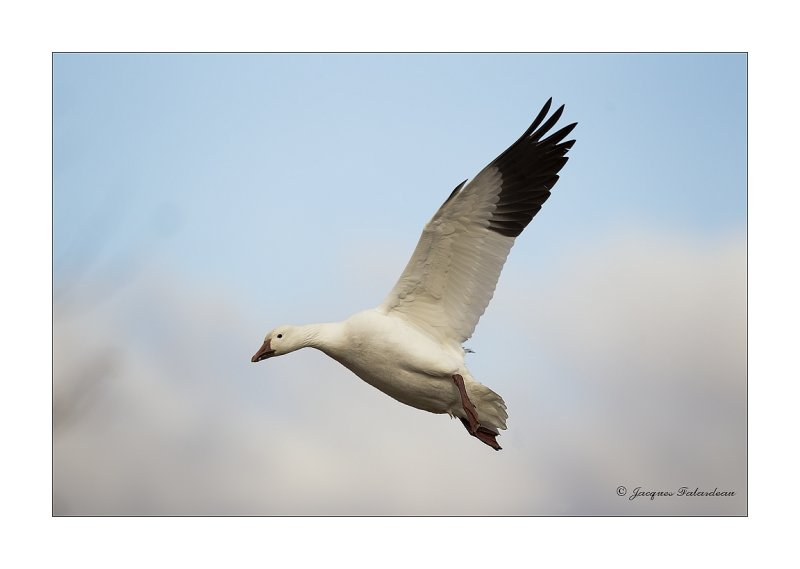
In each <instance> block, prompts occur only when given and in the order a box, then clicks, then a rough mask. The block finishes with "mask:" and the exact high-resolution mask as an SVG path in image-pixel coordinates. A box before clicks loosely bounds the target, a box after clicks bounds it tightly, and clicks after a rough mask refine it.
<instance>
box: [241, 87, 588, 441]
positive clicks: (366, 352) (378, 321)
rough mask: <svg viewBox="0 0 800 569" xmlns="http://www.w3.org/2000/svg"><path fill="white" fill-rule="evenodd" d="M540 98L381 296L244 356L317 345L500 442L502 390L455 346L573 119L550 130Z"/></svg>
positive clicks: (428, 228)
mask: <svg viewBox="0 0 800 569" xmlns="http://www.w3.org/2000/svg"><path fill="white" fill-rule="evenodd" d="M551 103H552V99H550V100H548V101H547V103H546V104H545V105H544V107H543V108H542V110H541V111H540V112H539V114H538V115H537V116H536V119H534V121H533V123H532V124H531V126H530V127H528V130H526V131H525V133H524V134H523V135H522V136H521V137H520V138H519V139H518V140H517V141H516V142H515V143H514V144H512V145H511V146H510V147H509V148H508V149H507V150H506V151H505V152H503V153H502V154H500V156H498V157H497V158H495V159H494V160H493V161H492V162H491V163H490V164H489V165H488V166H486V167H485V168H484V169H483V170H481V171H480V172H479V173H478V175H477V176H475V178H473V179H472V180H471V181H470V182H469V183H467V181H466V180H465V181H464V182H461V183H460V184H459V185H458V186H456V188H455V189H454V190H453V191H452V193H451V194H450V196H449V197H448V198H447V199H446V200H445V202H444V203H443V204H442V206H441V207H440V208H439V210H438V211H437V212H436V213H435V214H434V216H433V218H432V219H431V220H430V221H429V222H428V223H427V225H425V228H424V229H423V231H422V236H421V237H420V240H419V243H418V244H417V247H416V249H415V250H414V253H413V255H412V256H411V259H410V260H409V262H408V265H406V268H405V270H404V271H403V274H402V275H401V276H400V280H398V281H397V284H396V285H395V286H394V288H393V289H392V291H391V292H390V293H389V296H387V297H386V299H385V300H384V301H383V304H381V305H380V306H378V307H377V308H372V309H370V310H365V311H363V312H359V313H357V314H354V315H353V316H351V317H350V318H348V319H347V320H344V321H342V322H334V323H326V324H308V325H304V326H291V325H286V326H278V327H277V328H275V329H274V330H272V331H271V332H269V333H268V334H267V335H266V338H265V339H264V343H263V345H262V346H261V348H259V350H258V352H256V354H255V355H254V356H253V357H252V359H251V361H253V362H260V361H261V360H265V359H267V358H271V357H275V356H282V355H284V354H288V353H290V352H294V351H295V350H298V349H300V348H306V347H312V348H317V349H318V350H320V351H322V352H323V353H325V354H327V355H328V356H330V357H331V358H333V359H334V360H336V361H338V362H339V363H341V364H342V365H344V366H345V367H346V368H348V369H349V370H351V371H352V372H353V373H355V374H356V375H357V376H358V377H360V378H361V379H363V380H364V381H366V382H367V383H369V384H370V385H372V386H374V387H376V388H377V389H380V390H381V391H383V392H384V393H386V394H387V395H389V396H391V397H393V398H395V399H397V400H398V401H400V402H401V403H405V404H406V405H410V406H412V407H416V408H417V409H422V410H424V411H430V412H431V413H447V414H449V415H450V416H451V417H458V418H459V419H460V420H461V422H462V423H463V424H464V426H465V427H466V429H467V431H468V432H469V434H471V435H472V436H474V437H476V438H478V439H479V440H481V441H482V442H484V443H486V444H487V445H489V446H490V447H492V448H494V449H496V450H500V448H501V447H500V445H499V444H498V443H497V436H498V430H499V429H505V428H506V419H507V418H508V413H506V405H505V402H504V401H503V398H502V397H500V396H499V395H498V394H497V393H495V392H494V391H492V390H491V389H489V388H488V387H486V386H485V385H483V384H482V383H480V382H479V381H478V380H476V379H475V378H474V377H472V374H471V373H470V372H469V370H468V369H467V367H466V365H465V362H464V354H465V352H466V350H465V349H464V348H463V346H462V344H463V343H464V342H465V341H466V340H468V339H469V338H470V337H471V336H472V333H473V332H474V330H475V326H476V325H477V323H478V320H479V319H480V317H481V315H482V314H483V312H484V311H485V310H486V306H487V305H488V304H489V301H490V300H491V298H492V295H493V294H494V289H495V286H496V285H497V280H498V278H499V277H500V271H501V270H502V268H503V264H504V263H505V261H506V257H507V256H508V253H509V251H510V250H511V246H512V245H513V244H514V239H515V238H516V237H517V236H518V235H519V234H520V233H522V230H523V229H525V227H526V226H527V225H528V223H530V221H531V219H532V218H533V216H534V215H536V213H537V212H538V211H539V210H540V209H541V207H542V204H543V203H544V202H545V200H547V198H548V197H549V196H550V191H551V190H552V189H553V186H554V185H555V184H556V182H557V181H558V172H559V171H560V170H561V168H562V167H563V166H564V164H566V162H567V157H566V153H567V151H568V150H569V149H570V148H571V147H572V145H573V144H574V143H575V141H574V140H568V141H566V142H562V140H564V138H566V136H567V135H568V134H569V133H570V132H572V129H573V128H575V125H576V124H577V123H572V124H570V125H567V126H565V127H563V128H561V129H560V130H558V131H557V132H555V133H553V134H549V136H548V133H549V131H550V130H551V129H552V128H553V127H554V126H555V124H556V122H557V121H558V119H559V118H560V117H561V114H562V112H563V110H564V106H563V105H562V106H561V107H559V108H558V109H557V110H556V111H555V112H554V113H553V114H552V115H551V116H550V117H549V118H547V120H545V118H546V117H547V114H548V112H549V110H550V105H551Z"/></svg>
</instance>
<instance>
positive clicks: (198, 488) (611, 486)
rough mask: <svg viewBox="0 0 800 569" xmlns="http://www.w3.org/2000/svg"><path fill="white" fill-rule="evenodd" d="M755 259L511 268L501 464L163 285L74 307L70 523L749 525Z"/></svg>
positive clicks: (630, 248) (642, 239) (332, 368)
mask: <svg viewBox="0 0 800 569" xmlns="http://www.w3.org/2000/svg"><path fill="white" fill-rule="evenodd" d="M744 251H745V248H744V242H743V241H742V240H738V239H733V240H729V241H725V242H718V243H700V242H687V241H682V240H680V239H676V238H673V237H669V236H667V237H661V238H659V237H658V236H653V235H648V233H647V232H636V233H633V234H627V235H622V236H621V237H620V238H618V239H610V240H605V241H602V242H597V243H596V244H594V245H593V247H592V248H591V249H590V250H583V251H580V252H577V253H574V254H572V255H569V256H568V257H565V258H564V260H563V262H562V263H561V265H560V269H559V270H556V271H555V272H553V273H551V274H547V275H544V274H539V273H530V274H525V273H524V271H523V270H522V269H521V268H520V267H519V266H516V268H515V269H513V270H512V272H513V276H512V278H508V277H509V275H508V274H506V278H505V279H503V280H502V281H501V288H500V289H499V290H498V294H497V295H496V298H495V300H494V301H493V304H492V306H491V307H490V309H489V312H488V313H487V315H486V316H485V317H484V321H483V322H482V323H481V325H480V326H479V328H478V335H477V336H476V338H475V340H474V342H472V344H477V346H479V348H478V354H475V355H473V356H471V359H470V360H469V363H470V366H471V368H472V369H473V371H474V372H475V374H476V376H477V377H479V378H482V379H483V380H484V381H485V382H486V383H487V384H489V385H490V386H491V387H492V388H494V389H495V390H496V391H498V392H499V393H501V394H503V396H504V397H505V399H506V401H507V402H508V404H509V412H510V420H509V430H508V431H507V432H505V433H504V435H503V437H502V438H501V444H503V446H504V450H503V451H501V452H499V453H496V452H494V451H491V450H490V449H488V447H484V446H483V445H481V444H480V443H478V441H476V440H475V439H473V438H471V437H469V436H468V435H467V433H466V432H465V431H464V430H463V428H462V426H461V425H460V424H458V422H456V421H450V420H449V419H448V418H446V417H444V416H435V415H431V414H427V413H423V412H420V411H417V410H414V409H411V408H408V407H405V406H402V405H400V404H398V403H397V402H395V401H394V400H392V399H390V398H388V397H386V396H385V395H383V394H381V393H379V392H378V391H376V390H374V389H373V388H371V387H369V386H368V385H366V384H363V383H362V382H361V381H360V380H358V379H357V378H355V377H354V376H352V375H351V374H350V373H349V372H348V371H347V370H345V369H343V368H341V367H340V366H339V365H338V364H336V363H335V362H333V361H330V360H328V359H327V358H325V357H324V356H323V355H322V354H319V353H317V352H313V351H306V352H308V353H306V352H301V353H297V354H293V355H291V356H288V357H286V358H281V359H276V360H270V361H269V362H265V363H261V364H259V365H253V364H251V363H250V362H249V361H248V360H249V356H250V355H251V352H252V351H254V350H255V348H257V347H258V346H257V344H258V342H259V339H260V336H261V335H262V334H263V332H264V330H265V329H266V328H268V327H269V325H270V323H263V322H253V321H251V320H250V319H249V318H247V317H244V316H243V315H244V314H245V313H246V311H245V309H244V307H239V306H236V305H234V304H232V301H231V300H230V298H227V297H226V296H225V294H224V292H217V293H212V292H208V291H195V292H194V293H192V294H187V292H186V291H187V290H188V287H183V286H182V285H183V283H180V282H177V281H169V280H168V279H166V278H165V277H163V276H160V277H159V276H155V275H153V274H150V275H143V276H142V277H141V278H140V279H138V280H137V281H136V282H134V283H132V284H130V285H129V286H128V287H127V288H126V289H125V290H123V291H119V293H118V294H116V295H114V296H113V298H112V299H111V300H108V301H106V302H105V303H104V304H103V305H102V306H98V307H94V308H92V309H90V308H91V307H88V306H87V309H86V310H85V311H83V312H80V313H79V312H72V313H71V314H65V315H61V316H58V314H59V313H58V311H57V321H56V326H55V346H56V353H55V409H56V415H55V423H56V428H55V432H54V487H55V512H56V513H57V514H70V513H75V514H144V513H150V514H560V513H565V514H624V513H635V514H650V513H654V514H656V513H658V514H661V513H743V510H744V503H745V502H744V500H745V490H746V488H745V447H744V445H745V432H746V431H745V429H746V425H745V416H746V415H745V412H746V411H745V404H746V401H745V385H744V381H745V366H744V358H745V304H744V303H745V289H744V286H745V272H744V271H745V265H744ZM512 256H513V254H512ZM515 265H516V264H515ZM622 484H624V485H626V486H629V487H630V488H631V489H632V488H633V487H635V486H644V487H647V488H651V489H656V490H658V489H672V488H677V487H679V486H684V485H687V486H700V487H701V489H713V488H714V487H715V486H717V487H719V488H720V489H721V490H722V489H734V490H736V491H737V494H738V496H737V497H736V498H733V499H731V498H691V499H690V498H680V499H678V498H670V499H666V498H665V499H657V500H655V501H652V502H651V501H644V500H641V499H638V500H637V501H633V502H631V501H629V500H626V499H625V498H620V497H618V496H616V495H615V493H614V492H615V489H616V487H617V486H619V485H622Z"/></svg>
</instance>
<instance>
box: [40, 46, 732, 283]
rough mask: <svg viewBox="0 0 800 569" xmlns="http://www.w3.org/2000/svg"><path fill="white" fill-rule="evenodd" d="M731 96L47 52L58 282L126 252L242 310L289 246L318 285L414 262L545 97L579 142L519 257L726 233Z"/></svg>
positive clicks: (628, 81)
mask: <svg viewBox="0 0 800 569" xmlns="http://www.w3.org/2000/svg"><path fill="white" fill-rule="evenodd" d="M744 81H745V58H744V56H743V55H741V54H717V55H696V54H680V55H652V54H642V55H566V54H565V55H548V54H541V55H525V54H508V55H470V54H454V55H424V54H410V55H366V54H365V55H346V54H342V55H301V54H297V55H277V54H276V55H258V54H243V55H202V54H196V55H191V54H187V55H113V54H109V55H81V54H74V55H71V54H61V55H56V56H55V71H54V82H55V85H54V93H55V99H54V117H55V142H54V157H55V160H54V166H55V190H56V191H55V192H54V211H55V215H54V221H55V223H54V243H55V261H56V263H55V266H56V281H57V282H58V281H59V280H60V279H61V277H62V275H64V273H62V271H69V270H70V264H71V260H72V259H79V260H80V259H85V258H86V256H87V255H95V254H101V255H103V256H104V257H103V258H108V259H109V260H110V261H111V262H112V263H113V262H114V261H113V259H117V258H125V259H127V258H128V256H137V255H140V254H144V255H147V256H156V257H157V258H159V259H160V260H162V261H163V262H164V263H166V264H168V265H169V266H170V267H172V268H173V269H174V270H176V271H179V272H184V271H185V272H186V274H187V275H190V276H193V277H195V278H199V279H203V280H206V279H208V278H210V279H214V280H217V279H218V280H221V281H224V283H223V284H226V285H227V284H232V285H234V286H237V287H241V290H242V294H247V295H256V294H257V293H258V291H259V290H261V289H262V288H261V287H263V286H264V282H263V281H264V280H265V279H266V278H271V279H276V282H278V281H279V282H280V283H281V284H282V285H283V286H292V287H295V286H297V285H298V283H297V280H298V278H297V277H298V274H299V272H300V271H298V270H297V269H296V268H295V267H298V268H300V270H301V271H305V270H312V271H313V267H309V266H308V263H305V260H304V259H303V258H302V257H301V258H299V259H298V255H297V246H298V245H302V246H303V247H304V248H309V249H311V248H313V247H314V246H316V247H320V248H321V250H320V253H321V254H320V255H319V256H318V257H317V258H316V259H315V265H316V266H317V267H318V268H319V270H325V271H327V270H333V269H335V262H336V256H335V255H331V254H330V249H329V248H330V247H331V246H333V245H335V246H336V247H337V248H346V247H350V246H354V244H355V242H359V241H362V240H363V238H364V236H365V234H374V233H375V232H380V233H381V234H384V235H385V237H382V238H385V239H394V238H397V239H401V240H403V241H402V243H404V244H406V247H407V250H408V251H409V252H410V250H411V249H412V248H413V245H414V243H415V241H416V238H417V235H418V233H419V231H420V229H421V227H422V224H423V223H424V222H425V221H426V220H427V219H428V217H429V216H430V215H431V214H432V213H433V211H434V210H435V208H436V207H437V206H438V204H439V203H440V202H441V201H442V200H443V199H444V197H446V196H447V195H448V193H449V191H450V190H451V189H452V188H453V187H454V186H455V185H456V184H457V183H459V182H460V181H461V180H463V179H465V178H468V177H471V176H473V175H474V174H475V173H476V172H477V171H478V170H479V169H480V168H482V167H483V166H484V165H485V164H486V163H487V162H488V161H489V160H491V158H493V157H494V156H496V155H497V154H498V153H499V152H501V151H502V150H503V149H504V148H505V147H506V146H507V145H508V144H509V143H510V142H512V141H513V140H514V139H515V138H516V137H517V136H518V135H519V134H520V133H521V132H522V131H523V130H524V129H525V127H526V126H527V124H528V123H529V122H530V120H531V119H532V117H533V116H534V115H535V114H536V112H537V111H538V110H539V108H540V106H541V105H542V104H543V102H544V101H545V100H546V99H547V98H548V97H550V96H553V97H554V98H555V101H556V103H559V104H560V103H564V104H566V105H567V113H566V115H565V119H564V120H566V121H578V122H579V127H578V129H577V130H576V131H575V135H574V136H575V137H576V138H577V140H578V143H577V144H576V146H575V148H574V149H573V150H572V151H571V153H570V156H571V158H572V159H571V161H570V163H569V166H568V168H567V169H566V170H565V171H564V179H563V180H562V181H561V182H560V183H559V186H558V190H557V193H556V196H555V197H554V198H553V199H552V200H551V201H550V202H549V203H548V204H547V206H546V208H545V214H544V215H541V216H539V217H538V218H537V220H536V224H535V225H534V227H535V228H536V229H535V231H537V232H538V237H533V236H530V237H529V238H528V239H525V240H521V242H524V241H530V242H531V243H530V244H531V245H532V244H533V243H534V239H541V240H545V241H549V240H550V237H552V239H553V240H558V241H559V242H560V243H564V242H570V241H571V242H579V241H584V240H586V239H593V238H597V237H598V235H599V234H602V233H603V232H605V231H607V230H608V229H609V228H613V227H615V226H619V225H620V224H623V225H624V224H629V223H643V224H647V225H658V226H661V227H664V228H671V229H675V230H677V231H681V232H684V231H685V232H688V233H696V234H700V235H710V234H715V233H720V232H726V231H733V230H739V229H741V228H742V227H743V225H744V222H745V200H746V196H745V178H744V174H745V157H746V155H745V152H746V146H745V134H746V132H745V122H744V121H745V83H744ZM550 209H553V210H555V211H554V212H552V214H551V213H550V212H549V211H548V210H550ZM565 223H568V224H569V231H568V232H567V231H564V230H563V227H564V224H565ZM94 231H97V232H102V233H103V234H104V235H105V236H106V240H107V242H106V243H105V244H104V245H103V248H102V251H99V252H97V253H95V252H93V248H95V247H97V246H98V245H97V243H96V241H97V240H96V239H94V238H89V235H92V232H94ZM526 246H527V243H526ZM87 248H88V249H89V252H87ZM325 249H328V251H327V253H325ZM322 253H324V254H322ZM120 255H121V256H122V257H120ZM265 257H266V258H268V262H262V261H259V259H264V261H266V258H265ZM298 261H299V263H298ZM326 263H330V265H327V266H326ZM264 265H269V267H270V270H269V271H267V270H265V267H264ZM277 267H280V269H281V270H280V271H277V272H276V271H274V269H275V268H277ZM400 268H402V267H398V271H399V269H400ZM315 277H319V275H315V274H313V273H312V274H310V275H309V278H315ZM387 284H389V283H387ZM387 290H388V289H387Z"/></svg>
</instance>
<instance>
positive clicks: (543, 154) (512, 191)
mask: <svg viewBox="0 0 800 569" xmlns="http://www.w3.org/2000/svg"><path fill="white" fill-rule="evenodd" d="M552 101H553V99H552V97H551V98H550V99H548V100H547V102H546V103H545V105H544V107H542V110H541V111H539V114H538V115H537V116H536V118H535V119H534V121H533V123H531V125H530V126H529V127H528V129H527V130H526V131H525V133H524V134H523V135H522V136H521V137H520V138H519V139H518V140H517V141H516V142H515V143H514V144H512V145H511V146H510V147H508V148H507V149H506V150H505V151H504V152H503V153H502V154H500V156H498V157H497V158H496V159H495V160H494V161H493V162H492V163H491V164H490V166H493V167H495V168H497V169H498V170H499V171H500V176H501V178H502V183H501V189H500V194H499V196H498V201H497V204H496V205H495V213H496V215H495V216H493V218H492V219H490V220H489V229H491V230H492V231H495V232H497V233H500V234H501V235H505V236H507V237H516V236H517V235H519V234H520V233H522V230H523V229H525V227H526V226H527V225H528V223H530V221H531V219H533V216H534V215H536V213H537V212H538V211H539V210H540V209H541V207H542V204H543V203H544V202H545V201H546V200H547V198H548V197H550V190H551V189H552V188H553V186H555V184H556V182H557V181H558V178H559V176H558V172H559V171H560V170H561V168H563V167H564V164H566V163H567V157H566V156H565V155H566V153H567V151H568V150H569V149H570V148H572V146H573V145H574V144H575V141H574V140H568V141H566V142H561V141H562V140H564V138H566V137H567V136H568V135H569V134H570V133H571V132H572V130H573V129H574V128H575V126H576V125H577V124H578V123H572V124H569V125H567V126H565V127H563V128H561V129H560V130H558V131H556V132H555V133H552V134H550V135H549V136H547V137H546V138H542V137H544V136H545V135H547V133H548V132H549V131H550V130H551V129H552V128H553V127H554V126H555V124H556V123H557V122H558V120H559V119H560V118H561V115H562V114H563V113H564V105H561V106H560V107H559V108H558V109H556V111H555V112H554V113H553V114H552V115H551V116H550V117H549V118H547V120H545V118H546V117H547V113H548V112H549V111H550V106H551V104H552ZM543 121H544V122H543Z"/></svg>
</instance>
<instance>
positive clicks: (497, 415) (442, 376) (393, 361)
mask: <svg viewBox="0 0 800 569" xmlns="http://www.w3.org/2000/svg"><path fill="white" fill-rule="evenodd" d="M315 336H316V338H315V339H314V340H312V341H310V342H309V345H311V346H313V347H315V348H318V349H320V350H322V351H323V352H325V353H326V354H327V355H328V356H330V357H331V358H333V359H335V360H336V361H338V362H340V363H341V364H342V365H344V366H345V367H346V368H348V369H349V370H351V371H352V372H353V373H355V374H356V375H357V376H358V377H360V378H361V379H363V380H364V381H366V382H367V383H369V384H370V385H372V386H373V387H375V388H377V389H380V390H381V391H383V392H384V393H386V394H387V395H389V396H391V397H393V398H394V399H397V400H398V401H400V402H401V403H405V404H406V405H410V406H412V407H416V408H417V409H422V410H423V411H430V412H431V413H448V414H449V415H451V416H455V417H462V418H466V414H465V412H464V408H463V405H462V403H461V397H460V395H459V391H458V388H457V387H456V385H455V383H454V382H453V375H455V374H459V375H461V376H462V377H463V378H464V385H465V387H466V390H467V394H468V395H469V397H470V400H471V401H472V403H473V405H475V408H476V410H477V412H478V420H479V421H480V422H481V424H483V425H485V426H487V427H493V428H495V429H505V428H506V422H505V421H506V418H507V417H508V415H507V413H506V410H505V404H504V403H503V400H502V398H501V397H500V396H499V395H497V394H496V393H494V392H493V391H492V390H491V389H489V388H487V387H486V386H484V385H482V384H481V383H479V382H478V381H476V380H475V379H474V378H473V377H472V375H471V374H470V372H469V370H467V368H466V366H465V365H464V351H463V349H461V348H460V347H458V348H457V349H454V348H453V347H448V346H442V344H440V343H439V342H436V341H435V340H433V339H432V338H430V337H429V336H428V335H427V334H426V333H424V332H423V331H421V330H419V329H418V328H416V327H415V326H414V325H413V324H410V323H409V322H407V321H406V320H404V319H401V318H396V317H393V316H389V315H386V314H384V313H382V312H381V311H380V309H372V310H365V311H364V312H359V313H357V314H355V315H353V316H351V317H350V318H348V319H347V320H345V321H344V322H339V323H335V324H322V325H319V333H318V334H316V335H315Z"/></svg>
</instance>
